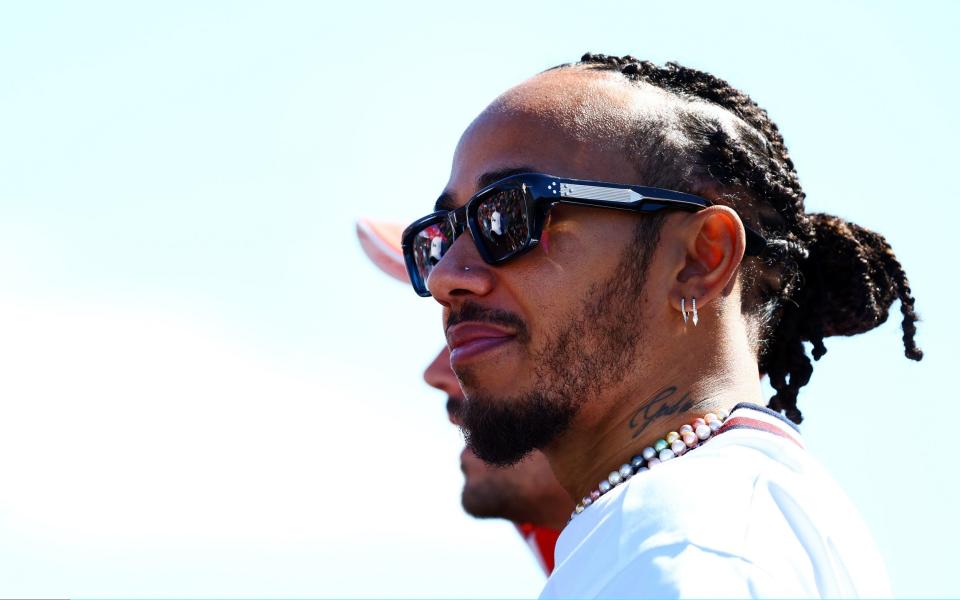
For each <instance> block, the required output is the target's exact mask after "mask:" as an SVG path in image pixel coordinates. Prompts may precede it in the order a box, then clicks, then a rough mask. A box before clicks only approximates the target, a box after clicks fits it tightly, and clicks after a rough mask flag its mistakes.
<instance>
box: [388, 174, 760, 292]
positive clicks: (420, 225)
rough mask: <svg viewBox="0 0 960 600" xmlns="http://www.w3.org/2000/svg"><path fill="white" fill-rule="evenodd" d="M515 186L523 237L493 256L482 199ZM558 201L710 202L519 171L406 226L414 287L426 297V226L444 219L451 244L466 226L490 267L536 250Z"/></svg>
mask: <svg viewBox="0 0 960 600" xmlns="http://www.w3.org/2000/svg"><path fill="white" fill-rule="evenodd" d="M516 189H519V190H521V191H522V192H523V203H524V207H523V209H524V211H525V212H526V217H527V223H528V227H527V239H526V240H525V241H524V242H523V244H522V245H521V246H520V247H519V248H517V249H516V250H514V251H512V252H510V253H509V254H506V255H505V256H502V257H500V258H495V257H494V256H493V255H492V254H491V253H490V250H489V249H488V248H487V247H486V245H485V243H484V242H483V241H482V240H483V236H482V234H481V231H480V222H479V220H478V219H477V212H478V210H479V207H480V204H481V203H482V202H483V200H484V199H485V198H487V197H489V196H491V195H493V194H496V193H500V192H505V191H510V190H516ZM559 204H567V205H573V206H589V207H593V208H612V209H615V210H624V211H630V212H639V213H655V212H659V211H661V210H664V209H679V210H686V211H690V212H696V211H699V210H703V209H704V208H707V207H708V206H712V205H713V203H712V202H710V201H709V200H707V199H706V198H701V197H700V196H695V195H693V194H687V193H684V192H676V191H673V190H665V189H662V188H654V187H645V186H638V185H624V184H619V183H607V182H603V181H589V180H582V179H568V178H565V177H554V176H553V175H545V174H543V173H520V174H517V175H511V176H510V177H505V178H504V179H501V180H499V181H496V182H494V183H491V184H490V185H488V186H486V187H485V188H483V189H482V190H480V191H478V192H477V193H476V194H474V195H473V196H471V197H470V199H469V200H467V202H466V204H464V205H463V206H461V207H459V208H456V209H454V210H441V211H437V212H434V213H431V214H429V215H427V216H425V217H422V218H420V219H417V220H416V221H414V222H413V223H412V224H411V225H410V226H409V227H407V228H406V229H405V230H404V232H403V236H402V238H401V247H402V249H403V258H404V262H406V265H407V273H408V274H409V276H410V283H411V284H412V285H413V289H414V291H416V292H417V294H418V295H420V296H423V297H424V298H427V297H429V296H430V295H431V294H430V291H429V290H428V289H427V282H426V281H425V280H424V279H423V277H421V276H420V272H419V270H418V269H417V263H416V257H415V256H414V241H415V239H416V237H417V235H419V234H420V233H421V232H422V231H423V230H424V229H426V228H427V227H430V226H431V225H437V224H439V223H443V222H446V223H447V224H448V225H449V227H450V229H451V231H452V232H453V235H452V237H451V239H450V244H451V245H452V244H453V242H454V241H456V239H457V238H458V237H460V236H461V235H462V234H463V232H464V230H466V229H469V230H470V236H471V237H472V238H473V243H474V246H476V248H477V252H478V253H479V254H480V257H481V258H483V261H484V262H485V263H487V264H489V265H501V264H503V263H505V262H507V261H510V260H512V259H514V258H516V257H518V256H521V255H522V254H525V253H527V252H529V251H530V250H532V249H534V248H536V246H537V244H538V243H539V242H540V236H541V235H542V234H543V227H544V224H545V223H546V220H547V215H548V214H549V213H550V209H551V208H553V207H554V206H557V205H559ZM744 228H745V229H746V234H747V248H746V254H747V255H748V256H757V255H759V254H760V252H762V251H763V249H764V248H765V247H766V240H765V239H764V238H763V236H762V235H760V234H759V233H758V232H756V231H754V230H752V229H750V228H749V227H746V226H744Z"/></svg>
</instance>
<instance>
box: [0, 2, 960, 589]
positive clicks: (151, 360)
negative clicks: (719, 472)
mask: <svg viewBox="0 0 960 600" xmlns="http://www.w3.org/2000/svg"><path fill="white" fill-rule="evenodd" d="M957 7H958V4H956V3H949V2H941V3H934V2H918V3H910V4H909V5H908V4H907V3H890V2H870V3H868V2H843V3H838V2H819V3H818V2H805V3H802V4H800V3H795V4H793V5H791V6H785V5H783V4H780V3H770V2H729V3H717V2H686V3H669V4H668V3H661V2H641V1H634V2H611V3H589V4H588V3H568V2H522V3H521V2H485V3H482V4H481V3H472V4H465V3H439V2H437V3H410V4H401V3H386V2H384V3H371V2H355V3H349V4H347V3H344V4H339V5H333V4H329V3H321V2H283V3H279V2H270V3H267V2H260V3H255V2H230V3H227V2H189V3H188V2H153V3H147V2H136V3H134V2H86V3H79V2H75V3H58V2H20V3H13V2H8V3H4V4H0V82H2V83H0V414H2V415H3V416H2V418H0V457H2V458H0V482H2V484H0V596H3V597H12V596H18V597H19V596H47V597H49V596H68V595H69V596H192V597H198V596H285V597H296V596H314V597H315V596H326V595H330V596H365V597H370V596H384V595H388V596H465V595H470V596H507V597H516V596H531V595H535V594H536V593H537V592H538V591H539V587H540V585H541V580H542V577H541V575H540V574H539V573H538V571H537V567H536V565H535V563H534V561H533V559H532V558H531V557H530V556H529V555H528V553H527V551H526V549H525V548H524V546H523V545H522V543H521V542H520V540H519V538H517V537H516V536H515V535H514V533H513V532H512V531H511V530H510V527H509V526H508V525H506V524H504V523H502V522H477V521H474V520H472V519H470V518H469V517H466V516H465V515H463V514H462V513H461V511H460V508H459V501H458V497H459V490H460V485H461V477H460V473H459V470H458V458H457V456H458V453H459V450H460V447H461V444H462V442H461V440H460V438H459V434H458V433H457V432H456V431H455V430H453V429H452V428H451V427H450V425H449V424H448V423H447V422H446V419H445V415H444V410H443V398H442V397H441V395H440V394H439V393H436V392H434V391H433V390H430V389H429V388H427V387H426V386H425V385H423V384H422V383H421V381H420V372H421V371H422V369H423V367H424V366H425V365H426V364H427V363H428V362H429V360H430V359H431V358H432V357H433V355H434V354H435V352H436V351H437V350H438V349H439V347H440V344H441V343H442V337H441V334H440V325H439V319H438V312H437V310H436V305H435V304H434V303H433V302H432V301H430V300H423V299H420V298H418V297H416V296H415V295H414V294H413V292H412V291H410V290H408V289H407V288H405V287H403V286H401V285H399V284H396V283H395V282H392V281H388V280H387V279H386V278H385V277H383V276H382V275H381V274H380V273H379V272H378V271H376V269H375V268H374V267H372V266H371V265H370V264H368V262H367V261H366V259H365V257H364V256H363V255H362V253H361V251H360V249H359V246H358V244H357V243H356V241H355V239H354V233H353V222H354V221H355V219H356V218H357V217H358V216H361V215H374V216H378V217H381V218H387V219H395V220H398V221H411V220H413V219H414V218H416V217H418V216H421V215H422V214H424V213H426V212H428V211H429V210H430V207H431V205H432V203H433V201H434V200H435V198H436V196H437V194H438V193H439V192H440V190H441V189H442V187H443V185H444V182H445V180H446V177H447V172H448V170H449V164H450V156H451V152H452V149H453V147H454V145H455V144H456V141H457V139H458V137H459V135H460V133H461V132H462V130H463V128H464V127H465V126H466V125H467V124H468V123H469V122H470V120H471V119H472V117H473V116H474V115H475V114H476V113H477V112H478V111H479V110H481V109H482V108H483V106H484V105H485V104H486V103H487V102H489V101H490V100H491V99H492V98H493V97H495V96H496V95H497V94H498V93H500V92H501V91H503V90H504V89H505V88H507V87H509V86H510V85H512V84H514V83H517V82H519V81H521V80H523V79H524V78H526V77H529V76H530V75H533V74H534V73H536V72H538V71H540V70H542V69H545V68H547V67H550V66H552V65H555V64H557V63H561V62H568V61H573V60H576V59H577V58H579V56H580V55H581V54H582V53H583V52H585V51H587V50H591V51H596V52H606V53H611V54H626V53H630V54H633V55H635V56H639V57H643V58H647V59H650V60H653V61H656V62H664V61H667V60H678V61H680V62H683V63H685V64H688V65H690V66H695V67H698V68H702V69H706V70H709V71H712V72H714V73H716V74H718V75H720V76H722V77H724V78H726V79H728V80H729V81H731V82H732V83H733V84H734V85H737V86H739V87H741V88H743V89H745V90H747V91H748V92H749V93H750V94H751V95H752V96H753V98H754V99H755V100H757V101H758V102H759V103H760V104H761V105H762V106H764V107H765V108H767V109H768V110H769V112H770V113H771V115H772V116H773V118H774V119H775V120H776V122H777V123H778V124H779V125H780V128H781V130H782V131H783V132H784V135H785V137H786V140H787V143H788V146H789V147H790V149H791V152H792V155H793V157H794V159H795V162H796V164H797V167H798V170H799V173H800V176H801V180H802V181H803V183H804V186H805V189H806V190H807V194H808V209H809V210H819V211H827V212H832V213H835V214H839V215H841V216H843V217H845V218H848V219H850V220H853V221H856V222H857V223H859V224H861V225H864V226H867V227H870V228H874V229H876V230H878V231H880V232H882V233H883V234H885V235H886V236H887V238H888V239H889V240H890V242H891V243H892V245H893V247H894V248H895V250H896V251H897V254H898V256H899V257H900V258H901V260H902V262H903V264H904V265H905V267H906V269H907V272H908V274H909V276H910V278H911V283H912V285H913V289H914V291H915V294H916V296H917V299H918V309H919V311H920V312H921V314H922V316H923V317H924V322H923V323H922V324H921V325H920V334H919V340H920V343H921V345H922V347H923V348H924V349H925V351H926V352H927V358H926V359H925V360H924V361H923V363H920V364H913V363H910V362H908V361H907V360H906V359H904V358H903V354H902V350H901V347H900V342H899V335H900V333H899V329H898V326H899V318H898V317H899V314H898V313H894V315H893V316H892V317H891V319H890V322H888V323H887V324H885V325H884V326H882V327H881V328H879V329H878V330H877V331H874V332H871V333H870V334H867V335H863V336H857V337H855V338H851V339H843V340H830V341H828V348H829V350H830V351H829V353H828V354H827V356H826V357H825V358H824V359H823V361H822V364H818V365H817V366H816V369H815V372H814V376H813V380H812V382H811V384H810V385H809V386H808V387H807V388H805V390H804V392H803V393H802V395H801V402H802V404H801V407H802V408H803V410H804V413H805V415H806V416H807V422H806V423H805V424H804V428H803V430H804V434H805V436H806V439H807V441H808V445H809V446H810V448H811V451H812V452H814V453H815V454H816V455H817V456H818V457H819V458H820V459H821V460H822V461H823V462H824V464H825V465H826V466H827V468H828V469H829V470H830V471H831V472H832V473H833V474H834V475H835V476H836V478H837V479H838V480H839V481H840V483H841V485H842V486H843V487H844V488H845V489H846V490H847V492H848V493H849V495H850V496H851V497H852V498H853V500H854V501H855V502H856V503H857V505H858V506H859V507H860V509H861V510H862V512H863V515H864V517H865V519H866V520H867V522H868V524H869V525H870V527H871V528H872V530H873V532H874V534H875V536H876V538H877V542H878V544H879V546H880V548H881V551H882V552H883V554H884V555H885V557H886V559H887V561H888V566H889V570H890V574H891V578H892V580H893V583H894V587H895V591H896V592H897V593H898V594H899V595H909V596H930V595H951V596H957V595H960V584H958V583H957V581H956V578H955V577H953V574H952V569H953V568H954V562H955V560H954V558H953V557H954V556H955V551H954V549H953V540H954V539H957V536H958V534H960V527H958V526H957V524H956V520H955V519H954V512H955V510H956V507H957V506H958V505H960V486H958V485H957V483H956V481H955V474H956V471H957V469H956V464H955V463H956V458H957V454H958V453H957V450H956V449H955V444H954V441H953V440H952V437H951V432H952V430H953V429H955V428H954V427H953V422H954V421H955V420H956V416H955V415H956V405H957V403H956V398H957V393H956V391H955V390H954V387H953V382H954V378H953V377H952V376H951V374H952V373H953V365H952V364H950V362H951V360H952V359H953V358H954V357H956V356H957V354H956V352H955V350H953V347H954V339H955V337H956V334H957V333H958V330H957V326H956V325H955V324H954V322H953V315H952V314H951V313H952V312H953V307H952V302H953V301H954V299H955V298H956V292H957V285H956V283H955V277H954V275H953V273H952V272H950V271H948V270H946V269H945V267H947V266H949V265H950V264H951V262H952V261H951V260H950V259H949V258H944V252H945V251H946V253H947V256H948V257H949V256H950V254H952V253H951V252H950V251H949V250H947V249H946V244H947V243H948V241H949V240H951V239H955V237H956V235H955V232H954V231H953V227H952V225H953V220H952V218H951V214H952V212H951V211H952V209H953V206H954V204H955V195H956V194H955V192H954V191H953V188H954V187H955V186H954V185H953V182H952V175H953V174H955V172H956V168H955V165H954V162H955V154H956V150H955V146H956V140H957V137H958V133H960V131H958V129H960V127H958V120H957V118H956V116H955V111H954V108H953V105H954V104H955V103H956V98H957V97H958V95H960V94H958V92H960V90H958V84H957V78H956V72H957V67H958V57H960V56H958V55H960V52H958V44H957V41H956V35H955V30H956V26H957V24H958V23H960V19H958V12H960V10H958V8H957Z"/></svg>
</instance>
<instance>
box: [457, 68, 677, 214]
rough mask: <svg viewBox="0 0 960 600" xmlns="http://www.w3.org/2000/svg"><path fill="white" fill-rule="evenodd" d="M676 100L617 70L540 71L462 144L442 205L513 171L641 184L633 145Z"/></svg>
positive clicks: (478, 122)
mask: <svg viewBox="0 0 960 600" xmlns="http://www.w3.org/2000/svg"><path fill="white" fill-rule="evenodd" d="M670 102H671V99H670V97H669V96H668V95H667V94H666V93H665V92H662V91H661V90H659V89H657V88H653V87H651V86H637V85H635V84H630V83H628V82H626V80H624V79H623V77H622V76H621V75H619V74H618V73H606V72H595V71H588V70H585V69H582V68H567V69H559V70H554V71H548V72H546V73H541V74H540V75H537V76H536V77H533V78H532V79H529V80H527V81H525V82H523V83H521V84H520V85H518V86H516V87H514V88H512V89H510V90H508V91H507V92H505V93H504V94H502V95H501V96H500V97H498V98H497V99H496V100H494V101H493V102H492V103H491V104H490V105H489V106H488V107H487V108H486V109H485V110H484V111H483V112H482V113H481V114H480V115H479V116H478V117H477V118H476V119H475V120H474V121H473V123H471V124H470V126H469V127H468V128H467V130H466V131H465V132H464V134H463V136H462V137H461V138H460V142H459V144H458V145H457V149H456V152H455V154H454V158H453V165H452V169H451V173H450V180H449V182H448V184H447V188H446V190H444V194H443V196H442V197H441V198H442V199H443V204H445V205H448V206H459V205H462V204H463V203H465V202H466V201H467V199H468V198H469V197H470V196H471V195H472V194H473V193H475V192H476V191H477V190H478V189H479V188H481V187H483V186H484V185H486V184H489V183H491V182H492V181H495V180H496V179H497V178H499V176H501V175H503V176H505V174H509V173H511V172H514V171H518V170H520V171H537V172H541V173H549V174H552V175H558V176H563V177H572V178H577V179H594V180H600V181H613V182H618V183H638V181H637V180H638V173H637V172H636V168H635V164H636V163H635V161H634V160H633V158H632V157H631V156H630V154H629V152H628V150H629V148H630V147H631V145H632V144H631V142H632V139H633V136H634V134H635V132H636V131H637V129H638V125H639V123H640V122H641V121H651V120H658V121H664V122H665V123H666V122H667V121H668V120H669V119H667V116H668V115H669V114H670V110H669V106H670Z"/></svg>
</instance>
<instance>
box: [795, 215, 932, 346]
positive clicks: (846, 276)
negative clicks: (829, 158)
mask: <svg viewBox="0 0 960 600" xmlns="http://www.w3.org/2000/svg"><path fill="white" fill-rule="evenodd" d="M806 216H807V219H808V223H809V224H810V226H811V228H812V230H813V238H814V239H813V241H812V243H811V244H810V246H809V250H810V255H809V258H808V260H806V261H804V264H803V266H802V274H803V278H804V282H803V285H802V287H801V289H800V292H799V295H798V297H797V298H796V300H797V302H798V303H799V304H800V305H801V307H802V308H801V312H804V313H806V314H805V315H804V316H805V317H806V318H803V319H801V321H804V322H805V323H804V325H805V326H803V327H802V329H803V330H804V332H803V333H804V334H805V335H804V337H805V338H806V339H808V340H811V341H814V343H815V345H819V344H817V341H818V338H819V339H822V338H823V337H829V336H832V335H856V334H858V333H863V332H865V331H869V330H871V329H873V328H874V327H876V326H878V325H880V324H881V323H883V322H884V321H886V320H887V317H888V316H889V312H890V306H891V305H892V304H893V301H894V300H897V299H899V300H900V302H901V307H900V310H901V312H902V313H903V340H904V347H905V350H906V355H907V357H908V358H913V359H915V360H919V359H920V358H921V357H922V356H923V353H922V352H921V351H920V349H919V348H917V346H916V343H915V342H914V339H913V338H914V334H915V333H916V326H915V322H916V321H917V315H916V313H915V312H914V308H913V305H914V299H913V296H912V295H911V290H910V285H909V283H908V281H907V278H906V275H905V273H904V271H903V267H902V266H900V263H899V262H898V261H897V259H896V257H895V256H894V253H893V249H892V248H891V247H890V244H888V243H887V240H886V239H884V237H883V236H882V235H880V234H879V233H876V232H874V231H870V230H869V229H864V228H863V227H860V226H859V225H856V224H854V223H850V222H848V221H844V220H843V219H841V218H840V217H836V216H834V215H828V214H823V213H810V214H808V215H806ZM818 358H819V357H818Z"/></svg>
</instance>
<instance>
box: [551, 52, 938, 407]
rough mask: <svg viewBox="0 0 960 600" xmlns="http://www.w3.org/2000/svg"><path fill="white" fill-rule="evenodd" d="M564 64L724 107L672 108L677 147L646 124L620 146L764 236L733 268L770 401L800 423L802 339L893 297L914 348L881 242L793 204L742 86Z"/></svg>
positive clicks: (780, 148) (661, 179) (915, 353)
mask: <svg viewBox="0 0 960 600" xmlns="http://www.w3.org/2000/svg"><path fill="white" fill-rule="evenodd" d="M574 66H576V67H583V68H589V69H592V70H600V71H610V72H615V73H620V74H621V75H622V76H623V77H625V78H626V79H627V80H629V81H631V82H635V83H637V84H648V85H652V86H654V87H656V88H660V89H661V90H663V91H665V92H668V93H670V94H673V95H674V96H676V97H678V98H679V99H681V100H685V101H686V102H688V103H698V104H699V105H700V106H702V105H703V103H707V104H709V105H713V106H715V107H720V108H722V109H724V111H726V112H727V113H729V115H732V116H733V118H732V119H731V118H729V115H726V117H728V118H723V117H722V116H716V115H714V114H713V113H711V112H706V113H705V111H703V110H687V111H684V110H683V109H682V108H681V109H680V112H679V121H678V123H676V126H677V127H679V129H680V131H681V132H682V134H683V137H684V140H685V144H684V147H683V148H674V149H673V151H672V154H671V152H669V151H665V150H664V147H665V146H664V145H663V142H664V139H663V137H662V134H661V136H656V132H653V131H651V130H650V128H649V127H647V128H646V129H645V130H644V131H642V132H638V133H640V134H641V135H638V136H636V137H637V138H638V139H639V138H641V137H645V138H647V139H649V138H650V136H651V134H653V136H654V137H655V138H658V139H657V140H656V144H657V149H656V151H653V152H651V151H650V149H651V146H650V145H649V144H650V142H649V141H648V142H646V143H647V146H643V145H642V144H643V143H644V142H640V141H638V142H636V146H635V147H632V151H633V154H634V155H635V156H636V157H637V160H638V161H640V163H641V165H639V166H640V168H641V171H642V172H643V173H644V174H645V175H646V176H647V177H648V178H650V179H653V180H654V181H650V182H649V183H648V185H661V186H664V187H666V186H671V187H674V189H683V190H684V191H689V192H692V193H700V194H704V193H707V192H710V191H713V192H714V193H713V196H714V198H715V199H716V200H717V201H718V202H721V203H725V204H730V205H731V206H732V207H734V208H736V209H737V211H738V212H739V213H740V215H741V217H742V218H744V220H745V221H747V222H748V224H749V225H751V226H752V227H753V228H755V229H758V230H759V231H760V232H761V233H762V234H763V235H764V237H765V238H766V239H767V240H768V244H767V248H766V250H765V251H764V252H763V253H762V254H761V256H760V257H759V258H748V259H745V261H744V264H743V267H742V275H741V276H742V278H743V286H742V287H743V290H744V291H743V294H744V297H743V298H742V301H743V305H744V311H745V312H747V313H748V314H749V315H750V316H751V317H752V321H753V325H754V331H753V332H752V334H751V335H752V337H753V338H754V339H753V342H754V347H755V348H756V351H757V358H758V362H759V366H760V371H761V372H763V373H766V374H767V375H768V376H769V377H770V384H771V386H772V387H773V388H774V390H775V392H776V393H775V394H774V395H773V397H772V398H771V399H770V403H769V406H770V408H772V409H774V410H777V411H780V412H783V413H785V414H786V416H787V417H788V418H789V419H790V420H792V421H794V422H796V423H800V422H801V421H802V420H803V416H802V414H801V413H800V410H799V409H798V408H797V395H798V392H799V391H800V388H801V387H803V386H804V385H806V384H807V382H809V381H810V375H811V374H812V373H813V364H812V363H811V361H810V358H809V357H808V356H807V351H806V347H805V346H804V342H809V343H810V344H811V345H812V355H813V358H814V360H819V359H820V358H821V357H822V356H823V355H824V354H825V353H826V351H827V349H826V346H825V345H824V343H823V340H824V338H825V337H829V336H833V335H847V336H849V335H855V334H858V333H863V332H865V331H868V330H870V329H873V328H874V327H876V326H878V325H880V324H881V323H883V322H884V321H886V319H887V316H888V311H889V309H890V306H891V305H892V304H893V301H894V300H899V301H900V312H901V313H902V315H903V321H902V328H903V346H904V352H905V354H906V356H907V358H910V359H913V360H920V359H921V358H922V357H923V352H922V351H921V350H920V348H918V347H917V344H916V342H915V341H914V336H915V334H916V322H917V320H918V317H917V314H916V312H915V311H914V298H913V295H912V292H911V290H910V284H909V283H908V281H907V277H906V274H905V273H904V270H903V267H902V266H901V265H900V263H899V261H898V260H897V258H896V255H894V253H893V250H892V249H891V248H890V245H889V244H888V243H887V241H886V240H885V239H884V238H883V236H881V235H880V234H878V233H876V232H873V231H870V230H868V229H865V228H863V227H860V226H858V225H855V224H853V223H850V222H847V221H845V220H843V219H841V218H840V217H836V216H833V215H828V214H822V213H807V212H805V209H804V198H805V194H804V192H803V189H802V188H801V186H800V180H799V177H798V176H797V172H796V169H795V168H794V165H793V161H792V160H791V159H790V155H789V153H788V152H787V147H786V144H785V143H784V140H783V136H782V135H781V134H780V130H779V129H778V128H777V125H776V124H775V123H774V122H773V121H772V120H771V119H770V117H769V115H768V114H767V111H765V110H764V109H762V108H760V107H759V106H757V104H756V102H754V101H753V100H752V99H751V98H750V97H749V96H748V95H747V94H745V93H743V92H741V91H740V90H738V89H736V88H734V87H732V86H731V85H730V84H728V83H727V82H726V81H724V80H723V79H720V78H718V77H715V76H714V75H711V74H709V73H706V72H703V71H698V70H696V69H691V68H688V67H684V66H682V65H679V64H677V63H673V62H671V63H667V64H666V65H664V66H658V65H655V64H653V63H651V62H648V61H641V60H638V59H636V58H633V57H632V56H623V57H619V56H607V55H604V54H591V53H587V54H584V55H583V57H582V58H581V59H580V62H578V63H575V64H566V65H560V66H558V67H554V68H569V67H574ZM681 104H683V103H681ZM667 146H669V144H667Z"/></svg>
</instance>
